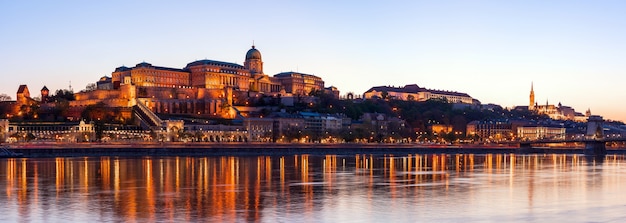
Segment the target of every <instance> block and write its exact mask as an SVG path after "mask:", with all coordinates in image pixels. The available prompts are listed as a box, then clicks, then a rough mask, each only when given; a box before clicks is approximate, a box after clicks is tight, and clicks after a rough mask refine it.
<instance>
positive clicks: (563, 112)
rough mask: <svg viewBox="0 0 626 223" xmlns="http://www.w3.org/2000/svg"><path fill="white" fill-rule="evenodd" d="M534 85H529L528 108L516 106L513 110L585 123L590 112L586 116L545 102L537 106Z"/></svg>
mask: <svg viewBox="0 0 626 223" xmlns="http://www.w3.org/2000/svg"><path fill="white" fill-rule="evenodd" d="M533 85H534V83H531V84H530V96H529V104H528V106H517V107H516V108H515V109H522V110H525V109H527V110H529V111H534V112H537V113H538V114H544V115H547V116H549V117H550V118H551V119H555V120H572V121H577V122H586V121H587V118H588V117H589V116H590V115H591V112H590V111H589V110H587V113H586V114H582V113H580V112H576V110H574V109H573V108H572V107H569V106H563V105H561V103H559V104H558V105H552V104H550V103H548V101H547V100H546V103H545V104H539V103H537V102H536V101H535V90H534V86H533Z"/></svg>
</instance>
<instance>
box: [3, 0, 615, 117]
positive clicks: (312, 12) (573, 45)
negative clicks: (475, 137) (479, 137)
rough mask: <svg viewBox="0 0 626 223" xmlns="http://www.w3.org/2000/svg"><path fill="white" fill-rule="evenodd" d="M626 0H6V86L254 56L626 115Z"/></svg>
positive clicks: (348, 76) (281, 67)
mask: <svg viewBox="0 0 626 223" xmlns="http://www.w3.org/2000/svg"><path fill="white" fill-rule="evenodd" d="M625 10H626V1H610V0H603V1H576V0H567V1H558V0H555V1H540V0H537V1H534V0H527V1H522V0H511V1H479V0H476V1H446V0H442V1H418V0H412V1H367V0H365V1H325V0H316V1H275V0H266V1H219V0H218V1H159V0H156V1H89V2H85V1H0V78H1V81H0V94H2V93H4V94H8V95H9V96H11V97H12V98H15V93H16V92H17V89H18V86H19V85H21V84H27V85H28V87H29V89H30V91H31V95H33V96H39V90H40V89H41V88H42V87H43V86H44V85H45V86H47V87H48V88H49V89H50V90H51V91H53V92H54V91H56V90H57V89H67V88H69V86H70V83H71V86H72V88H73V89H74V91H75V92H77V91H80V90H83V89H85V86H86V85H87V84H89V83H95V82H96V81H97V80H98V79H99V78H100V77H102V76H105V75H106V76H110V75H111V72H113V70H114V69H115V68H116V67H119V66H122V65H124V66H129V67H130V66H134V65H136V64H138V63H141V62H144V61H145V62H148V63H151V64H153V65H155V66H163V67H173V68H183V67H185V66H186V64H187V63H190V62H193V61H195V60H201V59H211V60H218V61H225V62H234V63H238V64H243V61H244V57H245V53H246V52H247V50H248V49H250V46H251V45H252V44H253V42H254V44H255V46H256V48H257V49H258V50H259V51H260V52H261V54H262V57H263V62H264V72H265V73H266V74H268V75H273V74H276V73H280V72H284V71H297V72H301V73H307V74H313V75H316V76H319V77H321V78H322V79H323V80H324V81H325V84H326V86H331V85H332V86H335V87H337V88H339V90H340V91H341V92H342V94H345V93H347V92H354V93H355V94H363V93H364V92H365V91H367V90H368V89H369V88H371V87H373V86H404V85H407V84H417V85H419V86H420V87H425V88H428V89H435V90H449V91H457V92H464V93H467V94H469V95H470V96H472V97H473V98H476V99H478V100H480V101H481V102H482V103H483V104H487V103H494V104H499V105H501V106H503V107H509V108H510V107H513V106H517V105H528V104H529V94H530V85H531V83H534V90H535V99H536V101H537V102H538V103H539V104H545V103H546V102H548V103H550V104H558V103H559V102H560V103H562V104H563V105H566V106H571V107H573V108H574V109H576V110H577V111H579V112H583V113H584V112H585V111H586V110H587V109H590V110H591V112H592V113H593V114H596V115H602V116H604V118H605V119H613V120H621V121H626V103H623V101H622V100H623V99H625V98H626V86H624V84H625V81H624V80H625V78H626V75H625V74H626V62H625V59H626V28H625V27H626V13H624V11H625Z"/></svg>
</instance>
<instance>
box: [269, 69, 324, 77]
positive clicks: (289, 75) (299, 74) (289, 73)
mask: <svg viewBox="0 0 626 223" xmlns="http://www.w3.org/2000/svg"><path fill="white" fill-rule="evenodd" d="M294 76H296V77H303V78H304V77H313V78H319V79H321V78H320V77H318V76H315V75H312V74H303V73H298V72H293V71H288V72H282V73H278V74H275V75H274V77H294Z"/></svg>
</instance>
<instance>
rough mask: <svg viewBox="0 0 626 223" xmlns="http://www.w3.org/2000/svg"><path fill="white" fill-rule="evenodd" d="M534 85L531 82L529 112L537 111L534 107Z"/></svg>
mask: <svg viewBox="0 0 626 223" xmlns="http://www.w3.org/2000/svg"><path fill="white" fill-rule="evenodd" d="M533 85H534V84H533V82H532V81H531V82H530V97H529V99H530V101H529V104H528V109H529V110H534V109H535V106H534V105H535V104H536V103H535V90H534V89H533V87H534V86H533Z"/></svg>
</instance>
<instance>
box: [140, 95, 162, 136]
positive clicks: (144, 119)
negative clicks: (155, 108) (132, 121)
mask: <svg viewBox="0 0 626 223" xmlns="http://www.w3.org/2000/svg"><path fill="white" fill-rule="evenodd" d="M133 114H134V115H135V118H137V120H139V124H140V125H141V127H142V128H143V129H145V130H149V129H152V130H159V129H160V128H161V126H162V125H163V120H161V118H159V116H157V115H156V114H154V112H152V111H151V110H150V109H149V108H148V107H147V106H146V105H144V104H143V103H142V102H141V101H139V100H137V102H136V104H135V106H133Z"/></svg>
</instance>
